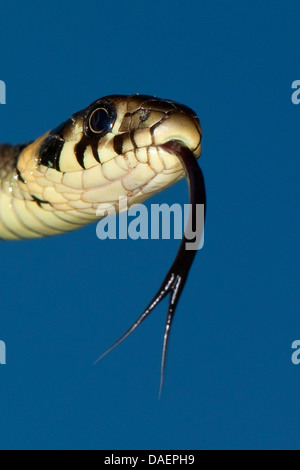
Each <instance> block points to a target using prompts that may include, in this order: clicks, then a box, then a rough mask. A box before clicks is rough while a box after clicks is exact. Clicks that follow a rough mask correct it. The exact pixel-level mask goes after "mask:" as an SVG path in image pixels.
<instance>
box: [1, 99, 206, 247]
mask: <svg viewBox="0 0 300 470" xmlns="http://www.w3.org/2000/svg"><path fill="white" fill-rule="evenodd" d="M170 140H178V141H180V142H182V143H183V144H184V145H185V146H186V147H188V148H189V149H190V150H191V151H192V152H193V154H194V155H195V157H199V155H200V151H201V128H200V123H199V120H198V118H197V116H196V114H195V113H194V112H193V111H192V110H191V109H190V108H188V107H186V106H184V105H180V104H178V103H176V102H174V101H170V100H162V99H158V98H154V97H151V96H145V95H132V96H123V95H111V96H106V97H104V98H101V99H99V100H97V101H94V102H93V103H92V104H91V105H90V106H88V107H86V108H85V109H83V110H82V111H79V112H77V113H75V114H73V116H72V117H71V118H70V119H68V120H67V121H65V122H64V123H62V124H61V125H59V126H58V127H56V128H55V129H54V130H52V131H49V132H47V133H46V134H44V135H43V136H42V137H40V138H38V139H37V140H35V141H34V142H31V143H28V144H24V145H8V144H2V145H0V238H1V239H6V240H17V239H22V238H36V237H43V236H47V235H55V234H59V233H63V232H66V231H69V230H74V229H77V228H79V227H81V226H83V225H85V224H87V223H89V222H93V221H95V220H96V219H97V218H99V217H97V209H108V208H109V207H114V208H115V209H116V210H117V211H118V209H119V201H120V198H122V197H124V196H126V197H127V203H128V207H130V206H131V205H133V204H136V203H139V202H142V201H144V200H145V199H147V198H148V197H150V196H151V195H153V194H155V193H157V192H159V191H161V190H163V189H164V188H166V187H168V186H170V185H172V184H173V183H175V182H176V181H178V180H180V179H181V178H183V177H184V170H183V167H182V164H181V162H180V160H179V159H178V157H177V156H176V155H174V154H172V153H170V152H167V151H166V150H164V149H163V147H162V145H163V144H165V143H166V142H168V141H170Z"/></svg>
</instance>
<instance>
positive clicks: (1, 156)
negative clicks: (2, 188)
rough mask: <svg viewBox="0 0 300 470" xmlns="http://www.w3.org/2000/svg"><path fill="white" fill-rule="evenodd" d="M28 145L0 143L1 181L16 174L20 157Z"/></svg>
mask: <svg viewBox="0 0 300 470" xmlns="http://www.w3.org/2000/svg"><path fill="white" fill-rule="evenodd" d="M27 145H28V144H21V145H10V144H0V182H1V181H3V180H4V179H6V178H8V176H9V175H10V174H15V171H16V163H17V160H18V157H19V155H20V153H21V152H22V150H23V149H24V148H25V147H26V146H27Z"/></svg>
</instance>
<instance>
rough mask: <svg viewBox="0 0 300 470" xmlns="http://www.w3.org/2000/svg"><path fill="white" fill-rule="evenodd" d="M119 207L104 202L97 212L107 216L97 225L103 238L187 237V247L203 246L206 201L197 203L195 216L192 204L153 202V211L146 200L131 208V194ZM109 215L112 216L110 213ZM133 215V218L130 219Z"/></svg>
mask: <svg viewBox="0 0 300 470" xmlns="http://www.w3.org/2000/svg"><path fill="white" fill-rule="evenodd" d="M118 212H119V213H120V215H119V217H118V218H117V217H116V215H117V210H116V208H115V207H114V206H112V205H111V204H107V205H105V204H101V206H99V207H98V209H97V216H99V217H103V218H102V219H101V220H100V221H99V222H98V223H97V227H96V234H97V237H98V238H99V239H100V240H105V239H107V238H108V239H111V240H116V239H119V240H126V239H127V238H130V239H132V240H137V239H143V240H149V239H151V240H158V239H160V238H162V239H165V240H170V239H171V238H174V239H181V238H182V236H183V232H184V235H185V238H186V240H187V241H186V246H185V249H186V250H199V249H201V248H202V247H203V245H204V204H197V205H196V210H195V211H194V217H193V219H194V220H192V217H191V216H190V213H191V205H190V204H184V206H183V210H182V207H181V205H180V204H176V203H175V204H172V205H171V206H169V205H168V204H150V211H149V209H148V207H147V206H145V205H144V204H135V205H133V206H131V207H129V208H128V200H127V197H126V196H124V197H121V198H119V206H118ZM108 216H109V217H108ZM129 219H131V220H129Z"/></svg>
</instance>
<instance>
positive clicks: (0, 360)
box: [0, 340, 6, 364]
mask: <svg viewBox="0 0 300 470" xmlns="http://www.w3.org/2000/svg"><path fill="white" fill-rule="evenodd" d="M0 364H6V345H5V343H4V341H1V340H0Z"/></svg>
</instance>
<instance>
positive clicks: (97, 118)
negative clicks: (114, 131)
mask: <svg viewBox="0 0 300 470" xmlns="http://www.w3.org/2000/svg"><path fill="white" fill-rule="evenodd" d="M114 122H115V111H114V109H113V108H106V107H105V108H104V107H101V108H97V109H95V110H94V111H93V112H92V113H91V115H90V117H89V129H90V130H91V131H92V132H94V133H95V134H106V133H107V132H109V131H110V130H111V128H112V127H113V125H114Z"/></svg>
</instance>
